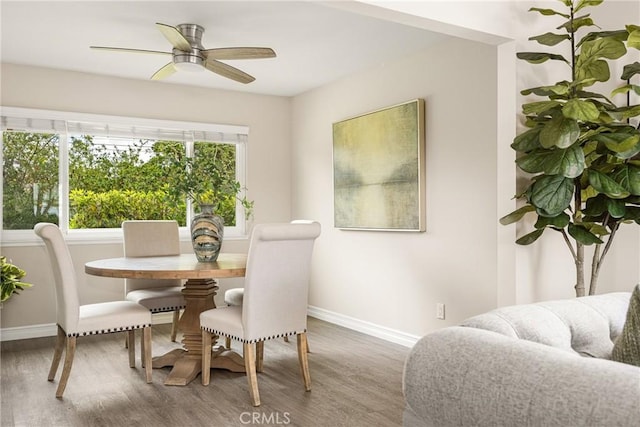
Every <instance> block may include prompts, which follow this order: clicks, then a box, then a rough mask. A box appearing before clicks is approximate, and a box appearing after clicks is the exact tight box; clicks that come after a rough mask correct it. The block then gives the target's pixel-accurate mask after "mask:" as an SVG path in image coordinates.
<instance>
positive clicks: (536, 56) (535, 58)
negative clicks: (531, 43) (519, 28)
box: [516, 52, 569, 64]
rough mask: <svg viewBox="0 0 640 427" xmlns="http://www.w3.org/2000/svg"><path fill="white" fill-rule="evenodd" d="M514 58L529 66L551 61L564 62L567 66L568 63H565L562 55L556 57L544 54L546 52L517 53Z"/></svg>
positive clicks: (555, 55) (551, 54)
mask: <svg viewBox="0 0 640 427" xmlns="http://www.w3.org/2000/svg"><path fill="white" fill-rule="evenodd" d="M516 56H517V57H518V59H523V60H525V61H527V62H529V63H531V64H542V63H543V62H545V61H548V60H552V61H564V62H566V63H567V64H568V63H569V61H567V60H566V59H565V58H564V56H562V55H557V54H554V53H546V52H518V53H517V54H516Z"/></svg>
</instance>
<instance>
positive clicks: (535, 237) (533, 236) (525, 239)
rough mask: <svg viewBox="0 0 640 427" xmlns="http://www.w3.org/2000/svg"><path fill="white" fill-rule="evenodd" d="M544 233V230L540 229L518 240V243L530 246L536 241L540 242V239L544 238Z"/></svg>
mask: <svg viewBox="0 0 640 427" xmlns="http://www.w3.org/2000/svg"><path fill="white" fill-rule="evenodd" d="M543 232H544V228H540V229H537V230H536V231H532V232H531V233H529V234H525V235H524V236H522V237H521V238H519V239H518V240H516V243H517V244H518V245H530V244H532V243H533V242H535V241H536V240H538V238H539V237H540V236H542V233H543Z"/></svg>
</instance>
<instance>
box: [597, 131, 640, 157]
mask: <svg viewBox="0 0 640 427" xmlns="http://www.w3.org/2000/svg"><path fill="white" fill-rule="evenodd" d="M592 139H594V140H596V141H598V142H601V143H603V144H604V145H605V147H607V149H608V150H611V151H613V152H614V153H615V154H616V156H617V157H619V158H623V159H627V158H630V157H633V155H631V156H628V155H629V153H632V152H633V150H634V148H636V146H638V145H639V142H640V133H638V132H633V133H631V132H622V131H621V132H615V133H609V132H607V133H600V134H598V135H594V136H593V137H592ZM638 149H640V147H639V148H638ZM627 156H628V157H627Z"/></svg>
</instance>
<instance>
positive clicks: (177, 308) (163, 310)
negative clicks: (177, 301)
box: [151, 305, 187, 313]
mask: <svg viewBox="0 0 640 427" xmlns="http://www.w3.org/2000/svg"><path fill="white" fill-rule="evenodd" d="M185 308H187V306H186V305H178V306H174V307H160V308H152V309H151V312H152V313H166V312H167V311H176V310H184V309H185Z"/></svg>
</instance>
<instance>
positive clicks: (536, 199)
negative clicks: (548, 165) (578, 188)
mask: <svg viewBox="0 0 640 427" xmlns="http://www.w3.org/2000/svg"><path fill="white" fill-rule="evenodd" d="M573 189H574V184H573V179H571V178H565V177H564V176H562V175H550V176H543V177H542V178H540V179H538V180H537V181H536V182H534V183H533V185H532V186H531V204H533V205H534V206H536V207H537V208H539V211H538V214H541V213H542V214H544V215H543V216H550V217H554V216H558V215H560V214H561V213H562V212H563V211H564V210H565V209H567V208H568V207H569V205H570V203H571V198H572V196H573ZM540 210H541V211H542V212H540Z"/></svg>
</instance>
